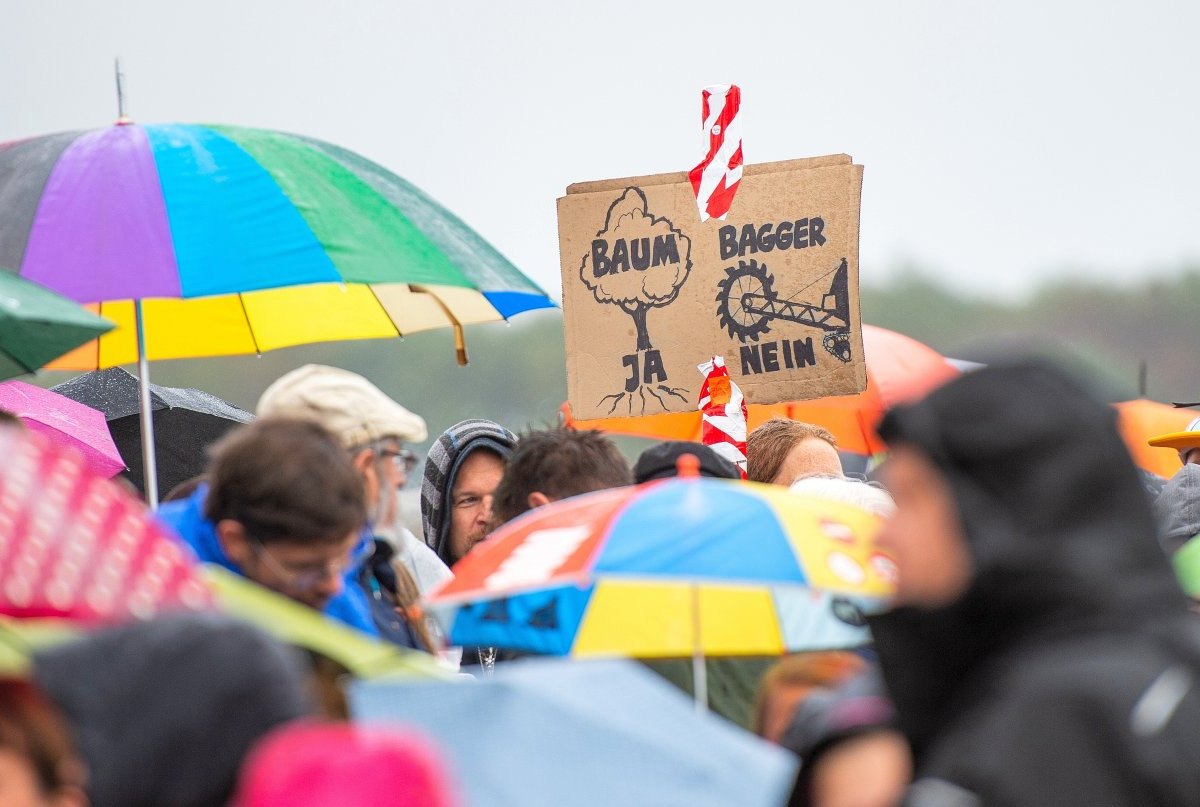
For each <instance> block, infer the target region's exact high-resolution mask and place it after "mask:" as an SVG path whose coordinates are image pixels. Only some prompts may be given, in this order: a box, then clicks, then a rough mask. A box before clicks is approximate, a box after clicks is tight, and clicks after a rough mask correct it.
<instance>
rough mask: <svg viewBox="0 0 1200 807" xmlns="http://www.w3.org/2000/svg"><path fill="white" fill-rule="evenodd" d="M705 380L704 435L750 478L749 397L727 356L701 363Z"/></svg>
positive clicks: (704, 439)
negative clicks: (733, 374)
mask: <svg viewBox="0 0 1200 807" xmlns="http://www.w3.org/2000/svg"><path fill="white" fill-rule="evenodd" d="M699 369H700V372H702V373H704V384H703V386H701V387H700V402H699V404H698V406H699V409H700V421H701V425H700V439H701V441H702V442H703V443H704V445H706V446H709V447H710V448H712V450H713V451H715V452H716V453H717V454H719V455H720V456H722V457H724V458H725V459H727V460H729V461H730V462H732V463H733V464H734V465H736V466H737V468H738V470H739V471H741V472H742V479H745V478H746V399H745V398H743V397H742V391H741V390H740V389H738V385H737V384H735V383H733V379H732V378H730V377H729V370H728V368H726V367H725V360H724V359H723V358H721V357H720V356H713V357H712V358H711V359H709V360H708V361H706V362H705V363H704V364H701V365H700V367H699Z"/></svg>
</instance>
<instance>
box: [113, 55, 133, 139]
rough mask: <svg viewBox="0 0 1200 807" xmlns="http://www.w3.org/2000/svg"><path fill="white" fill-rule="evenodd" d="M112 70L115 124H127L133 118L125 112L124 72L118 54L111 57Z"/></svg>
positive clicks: (131, 121)
mask: <svg viewBox="0 0 1200 807" xmlns="http://www.w3.org/2000/svg"><path fill="white" fill-rule="evenodd" d="M113 72H114V73H115V74H116V79H117V126H127V125H129V124H131V123H133V118H131V117H129V116H128V115H126V114H125V74H124V73H122V72H121V57H120V56H118V57H116V58H115V59H113Z"/></svg>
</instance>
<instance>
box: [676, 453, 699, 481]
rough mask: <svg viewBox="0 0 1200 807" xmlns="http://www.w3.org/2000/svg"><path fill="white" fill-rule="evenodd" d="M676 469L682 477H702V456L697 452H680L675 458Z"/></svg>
mask: <svg viewBox="0 0 1200 807" xmlns="http://www.w3.org/2000/svg"><path fill="white" fill-rule="evenodd" d="M675 470H676V471H678V472H679V476H680V478H681V479H698V478H699V477H700V458H699V457H697V456H696V455H695V454H680V455H679V459H677V460H675Z"/></svg>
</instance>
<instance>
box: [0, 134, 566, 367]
mask: <svg viewBox="0 0 1200 807" xmlns="http://www.w3.org/2000/svg"><path fill="white" fill-rule="evenodd" d="M0 209H2V210H4V211H5V215H4V217H3V219H0V265H3V266H9V267H13V268H15V269H17V270H18V271H19V273H20V275H21V276H22V277H24V278H27V279H30V280H33V281H36V282H38V283H41V284H43V285H45V286H47V287H48V288H51V289H53V290H55V291H58V292H59V293H61V294H64V295H66V296H68V297H70V298H71V299H74V300H77V301H79V302H85V303H99V304H102V305H101V311H102V312H103V313H104V314H105V315H106V316H109V317H111V318H112V319H113V320H114V321H115V322H117V323H118V325H120V326H121V327H119V328H118V329H117V331H115V332H113V333H112V334H110V335H108V336H105V337H104V338H102V339H101V340H100V341H99V344H98V345H93V346H91V347H88V348H86V349H84V350H81V351H79V352H76V353H74V354H72V355H71V356H69V357H67V358H66V359H64V361H63V362H61V363H60V364H59V365H57V366H58V367H59V368H61V369H94V368H97V367H111V366H115V365H118V364H126V363H132V362H133V361H135V360H136V359H137V345H136V341H135V338H134V331H135V328H134V327H133V321H134V307H133V304H132V303H131V302H128V301H131V300H145V301H146V302H145V303H144V305H143V317H144V327H145V331H146V351H147V356H148V358H151V359H167V358H187V357H197V356H215V355H229V354H236V353H255V352H262V351H264V350H271V349H274V348H280V347H286V346H290V345H298V344H307V343H310V342H320V341H329V340H336V339H368V338H378V337H394V336H397V335H403V334H406V333H412V332H415V331H420V330H425V329H429V328H437V327H442V326H447V325H454V326H460V325H463V324H470V323H476V322H487V321H492V320H500V319H507V318H508V317H511V316H513V315H514V314H517V313H520V312H522V311H527V310H530V309H534V308H545V307H550V306H552V305H553V303H551V301H550V300H549V299H548V298H547V296H546V294H545V292H543V291H542V290H541V289H539V288H538V287H537V286H536V285H535V284H534V283H533V282H532V281H530V280H529V279H528V278H527V277H525V276H524V275H523V274H521V272H520V271H518V270H517V269H516V268H515V267H514V266H513V265H512V264H511V263H509V261H508V260H506V259H505V258H504V257H503V256H502V255H501V254H500V253H499V252H497V251H496V250H495V249H494V248H493V247H491V246H490V245H489V244H488V243H487V242H486V241H484V240H483V239H482V238H481V237H480V236H479V235H478V234H477V233H476V232H474V231H473V230H472V229H470V228H469V227H468V226H467V225H465V224H464V223H463V222H462V221H461V220H459V219H458V218H457V217H456V216H454V214H452V213H450V212H449V211H448V210H446V209H445V208H443V207H442V206H440V205H439V204H437V203H436V202H435V201H433V200H432V199H431V198H429V197H428V196H427V195H426V194H424V193H423V192H422V191H421V190H420V189H418V188H416V187H415V186H413V185H411V184H410V183H408V182H406V181H405V180H403V179H401V178H400V177H398V176H396V175H395V174H393V173H391V172H389V171H388V170H386V169H385V168H383V167H381V166H379V165H377V164H375V163H373V162H371V161H369V160H367V159H365V158H363V157H361V156H359V155H357V154H354V153H353V152H350V151H347V150H345V149H342V148H339V147H337V146H334V145H332V144H329V143H324V142H321V141H319V140H313V139H310V138H306V137H300V136H297V135H289V134H283V133H280V132H272V131H264V130H258V129H247V128H240V127H233V126H210V125H203V126H200V125H183V124H172V125H160V126H139V125H136V124H127V123H119V124H117V125H115V126H111V127H108V128H104V129H97V130H92V131H76V132H65V133H61V134H54V135H47V136H43V137H37V138H32V139H29V140H23V141H16V142H11V143H5V144H0ZM158 298H166V299H158ZM180 298H184V299H180ZM192 298H205V299H203V300H193V299H192Z"/></svg>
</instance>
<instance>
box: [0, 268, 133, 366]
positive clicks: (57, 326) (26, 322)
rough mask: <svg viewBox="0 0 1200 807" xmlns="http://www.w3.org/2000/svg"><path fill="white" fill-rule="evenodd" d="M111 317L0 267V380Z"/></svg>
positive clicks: (83, 338)
mask: <svg viewBox="0 0 1200 807" xmlns="http://www.w3.org/2000/svg"><path fill="white" fill-rule="evenodd" d="M114 327H115V326H114V325H113V323H111V322H109V321H108V320H106V319H104V317H100V316H97V315H95V314H93V313H92V312H90V311H88V310H87V309H86V308H83V307H81V306H79V305H78V304H77V303H74V302H72V301H70V300H68V299H66V298H65V297H60V296H58V295H57V294H55V293H54V292H52V291H48V290H46V289H44V288H42V287H41V286H39V285H37V284H36V283H31V282H29V281H28V280H22V279H21V278H19V277H17V276H16V275H15V274H13V273H12V272H9V271H4V270H2V269H0V381H2V380H4V379H7V378H14V377H16V376H19V375H25V374H26V373H33V372H36V371H37V370H39V369H41V368H42V367H44V366H45V365H47V364H49V363H50V362H52V361H54V360H55V359H57V358H58V357H59V356H61V355H63V354H64V353H67V352H69V351H71V350H74V349H75V348H77V347H79V346H80V345H82V344H86V343H87V342H90V341H92V340H93V339H95V338H96V337H98V336H100V335H101V334H103V333H107V332H109V331H111V330H112V329H113V328H114Z"/></svg>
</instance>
